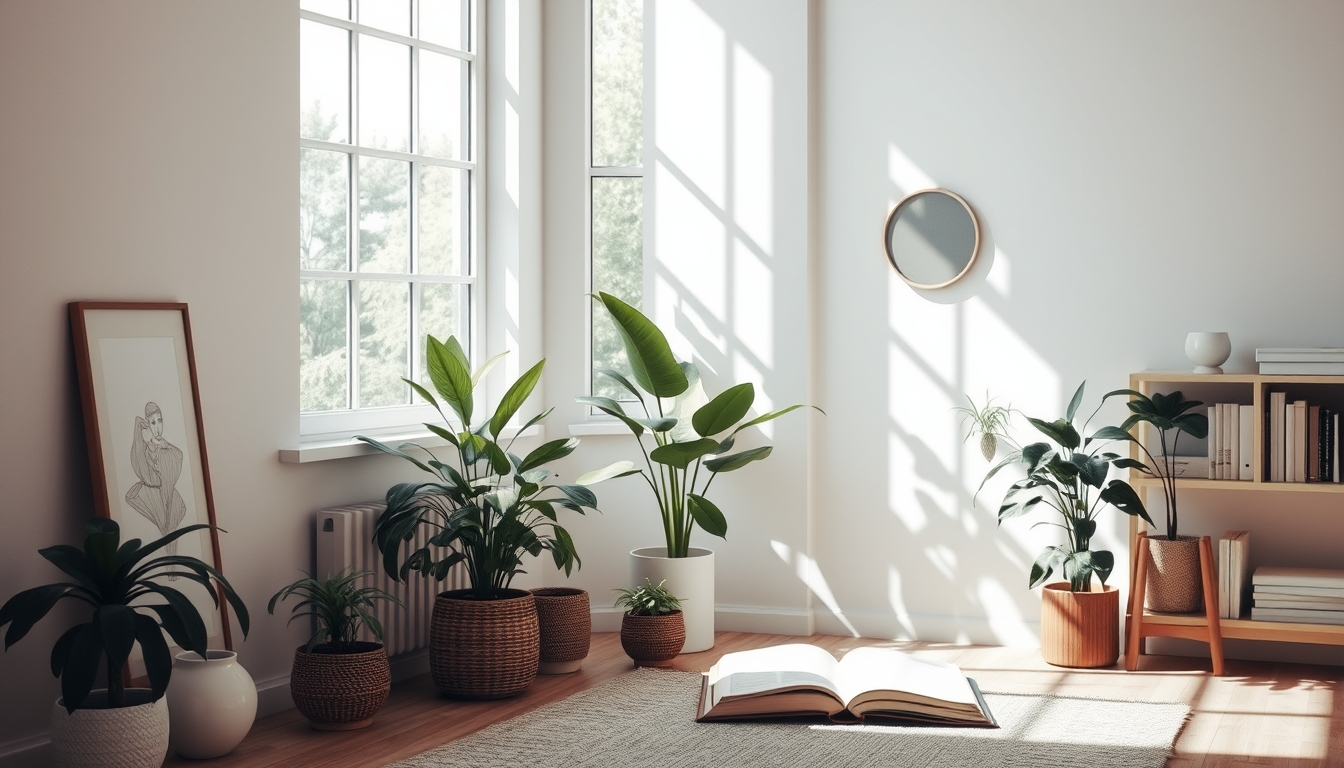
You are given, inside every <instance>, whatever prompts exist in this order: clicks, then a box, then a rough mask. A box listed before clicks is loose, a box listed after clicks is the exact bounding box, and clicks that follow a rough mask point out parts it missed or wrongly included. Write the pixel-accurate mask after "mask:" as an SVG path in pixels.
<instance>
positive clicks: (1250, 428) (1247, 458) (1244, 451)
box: [1237, 405, 1255, 480]
mask: <svg viewBox="0 0 1344 768" xmlns="http://www.w3.org/2000/svg"><path fill="white" fill-rule="evenodd" d="M1237 410H1238V411H1240V413H1239V414H1238V416H1239V421H1240V424H1241V430H1240V432H1241V435H1240V439H1239V440H1238V441H1237V442H1238V445H1239V446H1240V454H1239V456H1238V457H1237V479H1238V480H1250V479H1252V477H1253V476H1254V475H1253V468H1252V467H1251V462H1252V461H1254V459H1253V458H1252V448H1254V446H1255V406H1253V405H1243V406H1241V407H1240V408H1238V409H1237Z"/></svg>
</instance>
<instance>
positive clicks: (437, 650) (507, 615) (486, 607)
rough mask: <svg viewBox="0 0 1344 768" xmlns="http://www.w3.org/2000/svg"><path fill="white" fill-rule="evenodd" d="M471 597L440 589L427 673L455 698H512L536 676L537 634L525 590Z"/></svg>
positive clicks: (533, 604) (532, 602)
mask: <svg viewBox="0 0 1344 768" xmlns="http://www.w3.org/2000/svg"><path fill="white" fill-rule="evenodd" d="M504 595H505V596H504V597H502V598H499V599H495V600H476V599H474V598H473V597H472V592H471V590H469V589H455V590H450V591H448V592H440V593H439V596H438V598H437V599H435V600H434V617H433V619H432V620H431V622H430V636H429V671H430V674H432V675H433V677H434V686H435V687H436V688H438V689H439V692H440V693H443V694H444V695H446V696H451V697H453V698H457V699H502V698H505V697H506V696H516V695H518V694H520V693H522V692H523V691H524V690H526V689H527V686H529V685H531V684H532V681H533V680H535V679H536V677H537V666H538V663H539V662H540V660H541V632H540V630H539V628H538V625H537V605H536V601H535V600H534V599H533V598H532V594H531V593H530V592H524V591H523V590H521V589H506V590H504Z"/></svg>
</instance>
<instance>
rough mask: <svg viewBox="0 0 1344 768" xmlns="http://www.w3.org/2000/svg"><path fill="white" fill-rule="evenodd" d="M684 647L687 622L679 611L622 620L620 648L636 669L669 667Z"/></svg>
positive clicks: (627, 617) (628, 615)
mask: <svg viewBox="0 0 1344 768" xmlns="http://www.w3.org/2000/svg"><path fill="white" fill-rule="evenodd" d="M685 644H686V620H685V617H683V616H682V614H681V611H673V612H672V613H667V614H663V615H662V616H631V615H630V614H628V613H627V614H625V617H624V618H622V619H621V647H622V648H624V649H625V653H626V655H627V656H629V657H630V658H632V659H634V660H635V666H637V667H668V666H671V665H672V659H674V658H676V656H677V654H679V653H681V647H682V646H683V645H685Z"/></svg>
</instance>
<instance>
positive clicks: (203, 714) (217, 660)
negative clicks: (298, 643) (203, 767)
mask: <svg viewBox="0 0 1344 768" xmlns="http://www.w3.org/2000/svg"><path fill="white" fill-rule="evenodd" d="M205 655H206V658H204V659H202V658H201V657H200V656H198V655H197V654H196V653H195V652H194V651H184V652H182V653H179V654H177V662H176V663H175V664H173V677H172V679H171V680H170V681H169V683H168V694H169V695H168V702H169V703H168V711H169V713H170V714H171V716H172V721H173V728H172V734H171V741H172V745H173V750H174V751H176V752H177V754H179V755H181V756H182V757H189V758H192V759H196V760H203V759H208V758H212V757H222V756H224V755H227V754H228V753H230V752H232V751H233V748H234V747H236V746H238V744H239V743H240V742H241V741H242V740H243V737H245V736H247V732H248V731H249V730H251V729H252V722H253V721H254V720H256V719H257V686H256V684H255V683H254V682H252V676H251V675H249V674H248V673H247V670H245V669H243V668H242V666H240V665H239V664H238V654H236V653H234V652H233V651H206V652H205Z"/></svg>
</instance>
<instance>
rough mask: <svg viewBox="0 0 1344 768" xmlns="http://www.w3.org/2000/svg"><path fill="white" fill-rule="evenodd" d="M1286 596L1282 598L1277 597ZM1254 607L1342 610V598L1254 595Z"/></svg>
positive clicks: (1343, 606)
mask: <svg viewBox="0 0 1344 768" xmlns="http://www.w3.org/2000/svg"><path fill="white" fill-rule="evenodd" d="M1280 597H1282V598H1286V599H1283V600H1280V599H1277V598H1280ZM1255 607H1256V608H1298V609H1305V610H1310V611H1344V598H1338V597H1334V598H1331V597H1302V596H1301V595H1262V594H1258V593H1257V594H1256V596H1255Z"/></svg>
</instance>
